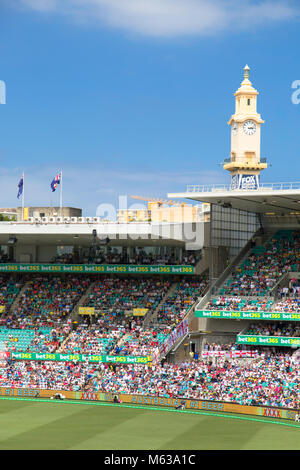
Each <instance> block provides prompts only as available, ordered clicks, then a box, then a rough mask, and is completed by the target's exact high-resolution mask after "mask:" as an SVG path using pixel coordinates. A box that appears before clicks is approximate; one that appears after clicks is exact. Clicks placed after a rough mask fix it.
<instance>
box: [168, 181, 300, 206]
mask: <svg viewBox="0 0 300 470" xmlns="http://www.w3.org/2000/svg"><path fill="white" fill-rule="evenodd" d="M168 197H170V198H172V199H174V198H180V199H191V200H194V201H201V202H207V203H210V204H218V205H221V206H223V207H231V208H234V209H241V210H244V211H248V212H255V213H261V214H273V213H275V214H291V213H299V214H300V183H273V184H272V183H270V184H264V185H261V186H260V188H259V189H255V190H245V189H242V190H241V189H238V190H237V189H235V190H231V189H230V187H229V186H225V185H211V186H207V185H206V186H205V185H203V186H199V185H191V186H188V187H187V191H186V192H183V193H170V194H168Z"/></svg>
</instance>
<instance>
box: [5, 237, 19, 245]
mask: <svg viewBox="0 0 300 470" xmlns="http://www.w3.org/2000/svg"><path fill="white" fill-rule="evenodd" d="M17 241H18V240H17V238H16V237H15V236H14V235H13V236H10V237H9V239H8V242H7V244H8V245H14V244H15V243H17Z"/></svg>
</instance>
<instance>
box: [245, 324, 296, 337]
mask: <svg viewBox="0 0 300 470" xmlns="http://www.w3.org/2000/svg"><path fill="white" fill-rule="evenodd" d="M244 334H246V335H259V336H288V337H293V338H296V337H299V336H300V325H297V322H294V323H291V322H278V323H277V322H273V323H266V322H261V323H253V324H251V325H250V326H249V328H248V330H247V332H246V333H244Z"/></svg>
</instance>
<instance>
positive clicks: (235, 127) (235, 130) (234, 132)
mask: <svg viewBox="0 0 300 470" xmlns="http://www.w3.org/2000/svg"><path fill="white" fill-rule="evenodd" d="M237 129H238V127H237V123H236V122H234V123H233V125H232V134H233V135H236V134H237Z"/></svg>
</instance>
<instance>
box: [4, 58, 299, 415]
mask: <svg viewBox="0 0 300 470" xmlns="http://www.w3.org/2000/svg"><path fill="white" fill-rule="evenodd" d="M257 95H258V93H257V91H256V90H255V89H254V88H253V87H252V84H251V82H250V80H249V68H248V67H245V69H244V80H243V82H242V84H241V87H240V88H239V90H238V91H237V92H236V102H237V108H236V113H235V114H234V115H233V116H232V117H231V119H230V121H229V124H230V126H231V135H232V148H231V155H230V158H229V159H226V160H225V161H224V169H225V170H228V171H229V172H230V174H231V180H230V185H229V186H222V187H221V186H219V187H217V186H203V187H201V186H188V188H187V191H186V192H181V193H171V194H169V195H168V197H171V198H172V199H173V200H174V199H180V200H182V199H187V200H192V201H194V202H195V203H197V204H198V205H200V206H202V205H204V204H205V207H206V209H205V217H200V216H199V217H198V218H196V219H195V220H193V221H188V222H185V221H182V220H177V221H176V220H175V221H174V220H172V221H170V220H167V221H165V222H163V221H160V222H159V221H158V222H155V223H154V222H153V221H152V220H143V221H139V222H137V221H130V222H128V221H126V222H121V221H119V220H117V221H114V222H113V221H104V220H101V219H100V218H99V217H82V216H81V215H80V216H79V215H76V216H71V215H66V216H62V217H59V216H57V215H55V216H54V215H48V216H45V215H43V214H44V213H39V214H35V215H32V216H28V217H26V218H24V217H23V215H24V214H23V215H22V217H21V218H20V217H19V218H18V217H17V218H16V219H15V220H8V221H5V222H0V246H1V256H0V310H1V317H0V322H1V324H0V345H1V364H2V365H1V374H0V387H5V388H9V387H10V388H12V389H16V388H17V389H22V388H24V389H38V390H42V391H43V390H44V391H47V390H48V391H49V390H50V391H53V390H61V391H63V392H89V393H91V394H93V393H98V392H101V393H106V394H116V393H117V394H121V395H122V394H124V395H126V396H127V395H132V396H133V395H142V396H151V397H153V396H154V397H167V398H176V399H177V398H178V399H179V398H183V399H192V400H204V401H205V400H207V401H213V402H220V403H228V402H229V403H232V404H236V405H242V406H249V407H251V406H252V407H257V406H264V407H276V408H280V409H289V410H293V411H294V412H296V410H297V409H299V408H300V397H299V384H300V376H299V359H300V354H299V351H300V350H299V346H300V327H299V320H300V312H299V310H300V229H299V220H300V211H299V203H300V184H299V185H297V184H292V183H290V184H277V185H276V184H274V185H272V184H263V183H261V182H260V172H261V171H262V170H264V169H266V168H267V163H266V159H264V158H261V157H260V127H261V125H262V124H263V122H264V121H263V120H262V119H261V117H260V115H259V114H258V113H257V110H256V106H257ZM238 135H240V138H239V139H237V136H238ZM207 206H209V213H208V211H207ZM66 210H67V208H66ZM69 210H70V208H69ZM16 213H17V212H16ZM62 213H63V211H62ZM65 213H67V212H65ZM200 213H201V211H200ZM202 215H203V213H202ZM208 215H209V217H208ZM243 410H244V409H243ZM243 412H245V410H244V411H243ZM249 413H250V412H249ZM291 416H292V415H291Z"/></svg>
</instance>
